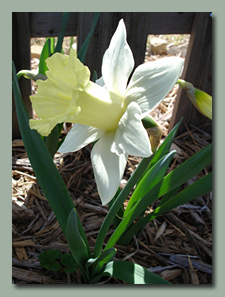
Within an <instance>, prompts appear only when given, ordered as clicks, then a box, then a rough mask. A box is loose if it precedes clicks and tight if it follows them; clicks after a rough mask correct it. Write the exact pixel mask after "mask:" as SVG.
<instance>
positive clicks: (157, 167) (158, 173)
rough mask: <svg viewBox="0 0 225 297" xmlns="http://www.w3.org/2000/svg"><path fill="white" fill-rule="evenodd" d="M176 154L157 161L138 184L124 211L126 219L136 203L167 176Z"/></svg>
mask: <svg viewBox="0 0 225 297" xmlns="http://www.w3.org/2000/svg"><path fill="white" fill-rule="evenodd" d="M174 154H175V151H172V152H170V153H168V154H167V155H165V156H164V157H162V158H161V159H160V160H159V161H157V162H156V163H155V164H154V165H153V166H152V167H151V168H150V169H149V171H148V172H147V173H146V174H145V176H144V177H143V178H142V179H141V181H140V182H139V183H138V186H137V188H136V189H135V190H134V192H133V194H132V196H131V198H130V200H129V202H128V205H127V207H126V209H125V211H124V217H125V216H126V215H127V213H128V212H129V211H130V209H131V208H132V207H133V206H134V204H135V203H136V202H138V201H139V200H140V199H142V197H143V196H144V195H145V194H147V192H149V191H150V190H151V189H152V188H153V187H154V186H155V185H156V184H158V183H159V182H160V181H161V180H162V179H163V178H164V175H165V172H166V170H167V169H168V167H169V164H170V162H171V160H172V158H173V156H174Z"/></svg>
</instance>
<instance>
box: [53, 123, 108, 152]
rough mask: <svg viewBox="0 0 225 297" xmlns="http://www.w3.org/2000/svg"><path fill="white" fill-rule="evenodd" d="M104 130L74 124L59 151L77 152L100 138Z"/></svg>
mask: <svg viewBox="0 0 225 297" xmlns="http://www.w3.org/2000/svg"><path fill="white" fill-rule="evenodd" d="M104 132H105V131H104V130H100V129H97V128H94V127H90V126H85V125H80V124H74V125H73V127H72V129H71V130H70V131H69V133H68V134H67V136H66V138H65V140H64V142H63V144H62V145H61V146H60V148H59V150H58V151H59V152H60V153H68V152H76V151H78V150H80V149H82V148H83V147H85V146H86V145H88V144H89V143H91V142H94V141H96V140H98V139H99V138H100V137H101V136H102V135H103V134H104Z"/></svg>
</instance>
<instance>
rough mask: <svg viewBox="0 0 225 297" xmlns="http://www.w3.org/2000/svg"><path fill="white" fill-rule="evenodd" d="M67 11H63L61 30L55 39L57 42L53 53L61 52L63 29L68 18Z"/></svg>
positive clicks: (64, 29)
mask: <svg viewBox="0 0 225 297" xmlns="http://www.w3.org/2000/svg"><path fill="white" fill-rule="evenodd" d="M69 14H70V13H69V12H64V13H63V19H62V26H61V31H60V33H59V37H58V40H57V44H56V47H55V50H54V52H55V53H57V52H58V53H61V52H62V45H63V39H64V35H65V31H66V25H67V22H68V18H69Z"/></svg>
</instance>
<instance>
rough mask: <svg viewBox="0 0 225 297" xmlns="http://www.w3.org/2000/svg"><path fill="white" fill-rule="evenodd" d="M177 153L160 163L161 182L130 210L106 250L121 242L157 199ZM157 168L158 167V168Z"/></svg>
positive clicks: (166, 157) (170, 154)
mask: <svg viewBox="0 0 225 297" xmlns="http://www.w3.org/2000/svg"><path fill="white" fill-rule="evenodd" d="M174 153H175V152H171V153H169V154H168V155H166V156H165V157H163V158H162V159H161V160H160V161H161V162H160V164H161V166H160V167H161V168H160V172H159V174H160V175H161V178H159V182H158V183H157V184H156V185H155V186H154V187H153V188H151V189H150V190H149V191H148V192H147V193H146V194H145V195H144V196H143V197H140V198H141V199H139V200H138V201H137V202H136V204H134V206H133V207H132V208H131V209H130V211H129V212H128V214H127V215H126V217H125V218H124V219H123V220H122V221H121V223H120V224H119V226H118V227H117V228H116V230H115V231H114V232H113V234H112V236H111V237H110V239H109V241H108V243H107V245H106V247H105V249H108V248H111V247H113V246H114V245H115V243H116V242H117V241H118V240H119V238H120V237H121V236H122V234H123V233H124V232H125V231H126V230H127V229H128V228H129V227H130V225H131V224H132V223H133V221H134V220H135V219H136V218H137V217H138V216H139V215H140V214H141V213H142V212H143V211H145V209H146V208H147V207H148V205H150V204H151V203H153V202H154V200H156V199H157V197H158V194H159V191H160V187H161V183H162V179H163V176H164V175H165V172H166V170H167V168H168V166H169V164H170V162H171V159H172V158H173V156H174ZM154 167H155V166H154ZM156 168H157V166H156ZM153 174H154V172H153Z"/></svg>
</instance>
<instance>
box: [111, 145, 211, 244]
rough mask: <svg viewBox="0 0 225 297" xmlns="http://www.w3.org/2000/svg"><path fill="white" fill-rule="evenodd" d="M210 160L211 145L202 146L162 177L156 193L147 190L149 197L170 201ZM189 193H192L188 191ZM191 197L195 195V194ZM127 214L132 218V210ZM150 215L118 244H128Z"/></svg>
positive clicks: (129, 231) (127, 232) (130, 230)
mask: <svg viewBox="0 0 225 297" xmlns="http://www.w3.org/2000/svg"><path fill="white" fill-rule="evenodd" d="M211 161H212V145H211V144H210V145H208V146H207V147H205V148H203V149H202V150H201V151H199V152H198V153H196V154H195V155H193V156H192V157H191V158H189V159H188V160H186V161H185V162H184V163H182V164H181V165H180V166H179V167H177V168H176V169H174V170H173V171H172V172H170V173H169V174H168V175H167V176H166V177H165V178H164V179H163V181H162V183H161V187H160V190H159V192H158V193H157V188H156V189H154V188H153V191H151V192H149V194H150V195H151V197H152V198H151V199H152V200H153V199H157V198H160V197H161V196H163V195H165V196H164V197H163V198H162V200H161V202H160V206H161V205H163V204H164V202H167V201H170V200H171V199H172V198H170V197H171V194H172V193H173V191H177V190H178V188H179V187H180V186H181V185H182V184H184V183H185V182H187V181H188V180H189V179H190V178H192V177H193V176H195V175H196V174H198V173H199V172H200V171H201V170H203V169H204V168H205V167H206V166H207V165H208V164H209V163H210V162H211ZM156 194H157V197H156V196H155V195H156ZM190 194H192V193H191V192H190ZM193 197H195V195H194V196H193ZM169 198H170V199H169ZM192 199H193V198H192V197H189V200H192ZM179 205H180V204H179ZM135 207H136V208H137V207H139V206H138V205H135ZM128 215H129V216H128V217H132V218H133V216H132V212H129V213H128ZM151 217H152V213H151V214H150V215H147V216H146V217H144V218H142V219H140V220H139V221H138V222H136V224H135V225H134V226H132V227H131V228H130V229H129V230H127V231H126V234H123V237H122V238H121V239H120V244H124V245H127V244H129V242H130V240H131V239H132V237H133V236H134V235H135V234H137V232H139V231H140V230H141V229H142V228H144V227H145V225H146V224H147V223H148V222H149V218H151ZM126 220H128V218H126ZM123 224H125V223H123ZM121 226H122V224H121ZM116 231H117V230H116ZM116 231H115V232H114V234H113V235H112V237H113V236H114V237H115V233H116ZM120 233H121V231H120ZM106 247H108V248H109V247H110V245H109V246H108V245H107V246H106Z"/></svg>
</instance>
